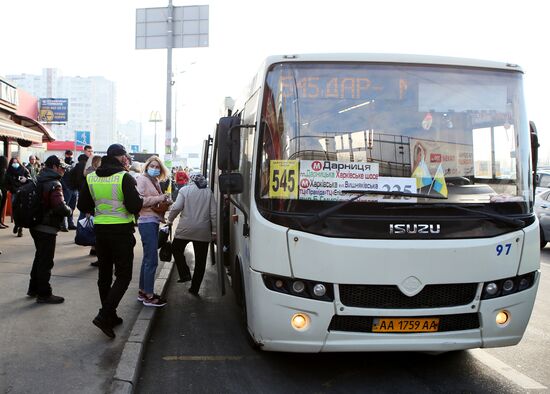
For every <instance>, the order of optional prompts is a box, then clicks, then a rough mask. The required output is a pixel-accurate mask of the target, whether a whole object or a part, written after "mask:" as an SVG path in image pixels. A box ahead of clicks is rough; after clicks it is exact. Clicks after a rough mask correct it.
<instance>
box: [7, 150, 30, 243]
mask: <svg viewBox="0 0 550 394" xmlns="http://www.w3.org/2000/svg"><path fill="white" fill-rule="evenodd" d="M30 179H31V174H30V173H29V170H27V169H26V168H25V167H24V166H22V165H21V163H20V162H19V159H18V158H17V157H12V158H11V159H10V162H9V164H8V170H7V171H6V188H7V189H8V190H9V192H10V193H11V202H12V204H13V200H14V199H15V193H17V190H18V189H19V188H20V187H21V186H23V185H24V184H25V183H27V182H28V181H29V180H30ZM13 233H14V234H17V236H18V237H22V236H23V229H22V228H21V227H16V226H13Z"/></svg>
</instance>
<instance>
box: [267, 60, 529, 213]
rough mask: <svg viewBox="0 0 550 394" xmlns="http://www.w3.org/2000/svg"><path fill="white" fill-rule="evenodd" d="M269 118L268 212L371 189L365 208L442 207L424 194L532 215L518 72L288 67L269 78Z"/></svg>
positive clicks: (280, 66)
mask: <svg viewBox="0 0 550 394" xmlns="http://www.w3.org/2000/svg"><path fill="white" fill-rule="evenodd" d="M261 111H262V112H261V123H260V151H259V163H258V166H259V176H258V183H257V184H258V190H257V197H258V200H259V201H260V203H261V202H262V201H263V202H264V204H268V205H269V207H270V209H274V210H287V209H288V207H289V206H291V204H295V206H298V205H296V204H298V203H299V204H302V205H303V204H306V205H307V204H311V202H312V201H319V202H326V203H330V202H337V201H343V200H348V199H350V198H352V197H353V196H354V194H353V193H354V192H357V193H359V192H365V191H369V190H372V191H377V192H378V193H377V194H372V195H371V194H366V195H364V196H362V197H361V198H359V199H357V202H364V203H373V202H375V203H382V204H404V203H405V204H411V203H412V204H414V203H422V204H437V203H441V202H442V199H440V198H438V199H436V198H425V197H422V196H421V195H430V196H438V197H441V198H443V199H444V200H445V201H444V202H445V203H452V204H483V205H492V204H502V203H513V204H514V205H515V206H516V207H518V208H519V209H518V211H519V212H523V213H526V212H528V206H529V202H530V199H531V197H530V193H529V184H530V181H529V176H528V174H529V169H528V168H522V167H521V166H522V164H521V163H526V162H528V161H527V160H520V157H521V155H528V154H529V145H528V139H527V138H528V133H527V130H524V128H526V127H527V122H526V117H525V113H524V112H525V110H524V104H523V91H522V74H521V73H519V72H508V71H500V70H493V69H473V68H460V67H446V66H439V67H438V66H422V65H418V66H413V65H399V64H369V63H317V62H316V63H298V62H295V63H280V64H276V65H274V66H272V67H271V69H270V70H269V72H268V74H267V76H266V83H265V88H264V96H263V105H262V109H261ZM520 131H521V132H520ZM380 192H390V193H388V194H387V195H384V194H380ZM391 192H398V193H399V194H402V193H414V194H417V195H418V196H414V197H407V196H403V195H391ZM274 200H276V201H278V203H276V204H275V203H273V201H274ZM270 201H271V202H270ZM325 205H326V204H325ZM266 206H267V205H265V206H264V207H266ZM386 206H387V205H386Z"/></svg>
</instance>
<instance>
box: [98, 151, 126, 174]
mask: <svg viewBox="0 0 550 394" xmlns="http://www.w3.org/2000/svg"><path fill="white" fill-rule="evenodd" d="M120 171H126V169H125V168H124V166H123V165H122V164H121V163H120V161H118V160H117V159H115V158H114V157H109V156H103V157H102V158H101V165H100V166H99V168H98V169H97V170H96V172H95V173H96V174H97V176H101V177H107V176H111V175H113V174H116V173H117V172H120Z"/></svg>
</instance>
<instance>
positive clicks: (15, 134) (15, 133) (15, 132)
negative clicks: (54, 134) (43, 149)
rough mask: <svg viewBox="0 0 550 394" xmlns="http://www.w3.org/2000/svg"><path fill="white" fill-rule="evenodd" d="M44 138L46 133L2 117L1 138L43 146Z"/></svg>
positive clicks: (0, 120) (0, 125)
mask: <svg viewBox="0 0 550 394" xmlns="http://www.w3.org/2000/svg"><path fill="white" fill-rule="evenodd" d="M43 136H44V133H42V132H40V131H34V130H32V129H30V128H28V127H25V126H21V125H19V124H17V123H15V122H13V121H11V120H9V119H6V118H1V117H0V137H8V138H14V139H20V140H24V141H29V142H34V143H38V144H41V143H42V137H43Z"/></svg>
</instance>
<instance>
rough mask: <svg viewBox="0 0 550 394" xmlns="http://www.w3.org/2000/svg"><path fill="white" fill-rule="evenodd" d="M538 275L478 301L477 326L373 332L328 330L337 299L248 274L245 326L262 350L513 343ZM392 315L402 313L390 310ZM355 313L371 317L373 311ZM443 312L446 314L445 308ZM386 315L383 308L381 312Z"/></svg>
mask: <svg viewBox="0 0 550 394" xmlns="http://www.w3.org/2000/svg"><path fill="white" fill-rule="evenodd" d="M539 277H540V274H539V273H537V275H536V280H535V283H534V285H533V286H532V287H531V288H530V289H528V290H525V291H522V292H520V293H516V294H512V295H508V296H506V297H500V298H495V299H490V300H483V301H481V302H478V307H477V309H476V310H475V311H473V312H475V313H477V314H478V316H479V328H475V329H469V330H460V331H447V332H434V333H372V332H352V331H336V330H329V327H330V324H331V320H332V318H333V317H334V316H335V315H338V310H337V307H336V303H332V302H323V301H316V300H311V299H305V298H299V297H294V296H289V295H286V294H281V293H277V292H274V291H271V290H269V289H267V288H266V287H265V285H264V284H263V280H262V277H261V274H260V273H258V272H254V271H252V272H251V276H250V278H251V281H250V285H251V286H252V287H253V288H252V289H251V290H252V294H253V295H254V296H253V299H252V300H251V301H250V302H249V304H248V314H249V330H250V332H251V335H252V336H253V337H254V339H255V340H256V341H257V342H258V344H260V346H261V348H262V349H263V350H268V351H285V352H304V353H316V352H362V351H425V352H445V351H453V350H463V349H471V348H481V347H501V346H512V345H515V344H517V343H518V342H519V341H520V340H521V338H522V337H523V333H524V331H525V328H526V326H527V323H528V321H529V318H530V315H531V311H532V308H533V304H534V300H535V295H536V292H537V287H538V282H539ZM502 310H505V311H507V312H508V314H509V316H510V319H509V321H508V323H507V324H506V325H504V326H499V325H497V324H496V321H495V319H496V315H497V313H498V312H499V311H502ZM392 312H395V314H393V316H401V315H402V313H403V312H402V311H399V310H394V311H392ZM417 312H418V314H416V315H415V316H418V317H422V316H437V315H439V314H441V311H440V310H438V309H422V310H418V311H417ZM353 313H354V314H355V315H363V316H368V315H369V314H370V315H372V310H369V311H368V313H367V312H362V313H361V310H359V309H358V308H355V309H354V312H353ZM445 313H448V311H447V312H445ZM296 314H303V315H306V316H307V320H308V325H307V327H306V328H305V329H303V330H297V329H295V328H293V326H292V324H291V320H292V318H293V316H294V315H296ZM383 314H384V315H385V316H391V315H388V311H387V310H386V311H383Z"/></svg>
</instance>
